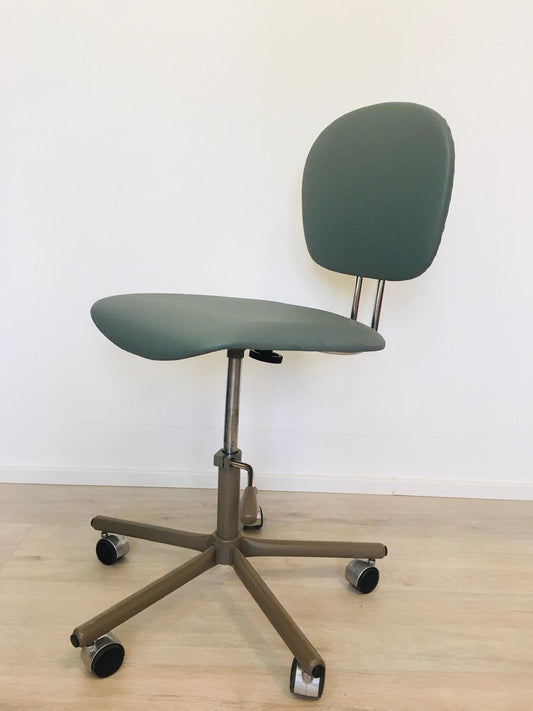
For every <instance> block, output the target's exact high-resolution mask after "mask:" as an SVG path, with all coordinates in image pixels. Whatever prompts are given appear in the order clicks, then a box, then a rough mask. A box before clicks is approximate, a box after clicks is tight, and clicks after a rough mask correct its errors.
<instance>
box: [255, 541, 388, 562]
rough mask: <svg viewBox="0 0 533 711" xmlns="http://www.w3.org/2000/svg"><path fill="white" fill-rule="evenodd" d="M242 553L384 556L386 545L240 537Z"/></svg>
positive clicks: (324, 556)
mask: <svg viewBox="0 0 533 711" xmlns="http://www.w3.org/2000/svg"><path fill="white" fill-rule="evenodd" d="M241 551H242V553H243V554H244V555H245V556H247V557H249V558H251V557H252V556H259V555H263V556H300V557H302V558H371V559H376V558H384V557H385V556H386V555H387V547H386V546H384V545H383V544H382V543H350V542H347V541H346V542H343V541H270V540H265V539H264V538H248V537H246V536H243V538H242V539H241Z"/></svg>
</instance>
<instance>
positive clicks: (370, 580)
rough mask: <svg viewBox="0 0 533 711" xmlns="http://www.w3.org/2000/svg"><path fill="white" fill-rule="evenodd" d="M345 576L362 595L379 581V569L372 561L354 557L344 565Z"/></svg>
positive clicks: (368, 591) (373, 588) (370, 590)
mask: <svg viewBox="0 0 533 711" xmlns="http://www.w3.org/2000/svg"><path fill="white" fill-rule="evenodd" d="M345 577H346V580H347V581H348V582H349V583H350V585H352V586H353V587H354V588H355V589H356V590H358V591H359V592H360V593H361V594H362V595H367V594H368V593H371V592H372V590H375V588H376V586H377V584H378V582H379V570H378V569H377V568H376V566H375V565H374V562H373V561H370V560H358V559H355V560H352V561H351V563H348V565H347V566H346V572H345Z"/></svg>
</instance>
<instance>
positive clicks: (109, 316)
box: [91, 294, 385, 360]
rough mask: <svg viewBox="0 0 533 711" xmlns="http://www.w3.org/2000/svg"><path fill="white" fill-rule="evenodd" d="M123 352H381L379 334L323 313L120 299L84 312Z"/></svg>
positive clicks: (165, 297) (155, 356) (175, 299)
mask: <svg viewBox="0 0 533 711" xmlns="http://www.w3.org/2000/svg"><path fill="white" fill-rule="evenodd" d="M91 315H92V318H93V320H94V322H95V324H96V326H97V327H98V328H99V329H100V331H101V332H102V333H103V334H104V336H106V337H107V338H109V340H110V341H112V342H113V343H114V344H115V345H117V346H118V347H119V348H122V349H123V350H125V351H128V352H130V353H134V354H135V355H138V356H141V357H143V358H150V359H151V360H180V359H182V358H190V357H191V356H196V355H201V354H202V353H210V352H212V351H218V350H226V349H229V348H242V349H247V348H257V349H259V350H281V351H283V350H286V351H337V352H340V353H359V352H361V351H377V350H381V349H382V348H383V347H384V346H385V341H384V340H383V338H382V337H381V336H380V334H379V333H377V332H376V331H373V330H372V329H371V328H369V327H368V326H365V325H364V324H362V323H358V322H357V321H352V320H351V319H349V318H346V317H344V316H339V315H338V314H333V313H330V312H328V311H321V310H319V309H311V308H306V307H303V306H292V305H290V304H283V303H279V302H275V301H261V300H257V299H237V298H232V297H227V296H205V295H201V296H200V295H192V294H123V295H120V296H110V297H107V298H105V299H101V300H100V301H97V302H96V303H95V304H94V306H93V307H92V309H91Z"/></svg>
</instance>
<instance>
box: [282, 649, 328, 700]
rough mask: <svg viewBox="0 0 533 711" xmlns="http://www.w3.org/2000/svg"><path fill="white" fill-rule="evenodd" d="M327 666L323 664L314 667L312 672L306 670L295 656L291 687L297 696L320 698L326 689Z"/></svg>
mask: <svg viewBox="0 0 533 711" xmlns="http://www.w3.org/2000/svg"><path fill="white" fill-rule="evenodd" d="M325 679H326V668H325V667H323V666H322V665H321V664H320V665H318V666H316V667H315V668H314V669H313V673H312V674H307V673H306V672H304V670H303V669H302V667H301V666H300V665H299V663H298V660H297V659H296V658H295V659H294V660H293V662H292V667H291V678H290V689H291V692H292V693H293V694H295V695H296V696H305V697H306V698H309V699H319V698H320V697H321V696H322V692H323V691H324V681H325Z"/></svg>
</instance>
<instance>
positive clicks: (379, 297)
mask: <svg viewBox="0 0 533 711" xmlns="http://www.w3.org/2000/svg"><path fill="white" fill-rule="evenodd" d="M362 287H363V277H360V276H356V277H355V288H354V292H353V301H352V309H351V311H350V318H351V319H352V320H353V321H357V314H358V313H359V302H360V301H361V290H362ZM384 290H385V279H379V280H378V285H377V289H376V298H375V300H374V310H373V312H372V323H371V328H373V329H374V331H377V330H378V327H379V319H380V316H381V304H382V303H383V291H384Z"/></svg>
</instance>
